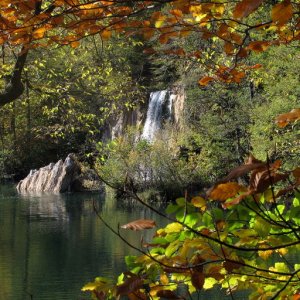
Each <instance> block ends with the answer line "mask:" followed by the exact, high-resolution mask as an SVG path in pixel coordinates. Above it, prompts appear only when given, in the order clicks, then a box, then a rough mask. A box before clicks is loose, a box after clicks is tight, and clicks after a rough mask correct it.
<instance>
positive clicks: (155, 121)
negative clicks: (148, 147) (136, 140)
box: [142, 90, 173, 142]
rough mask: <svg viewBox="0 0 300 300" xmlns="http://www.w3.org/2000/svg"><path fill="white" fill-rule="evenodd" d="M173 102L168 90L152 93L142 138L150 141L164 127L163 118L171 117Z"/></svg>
mask: <svg viewBox="0 0 300 300" xmlns="http://www.w3.org/2000/svg"><path fill="white" fill-rule="evenodd" d="M172 102H173V99H172V98H171V97H170V96H169V92H168V91H167V90H163V91H156V92H152V93H151V94H150V101H149V106H148V110H147V117H146V122H145V125H144V128H143V133H142V138H144V139H145V140H148V141H149V142H151V141H153V140H154V137H155V134H156V133H157V131H158V130H159V129H161V128H162V121H163V119H171V116H172ZM166 110H167V111H166Z"/></svg>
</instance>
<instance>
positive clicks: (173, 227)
mask: <svg viewBox="0 0 300 300" xmlns="http://www.w3.org/2000/svg"><path fill="white" fill-rule="evenodd" d="M182 228H183V226H182V225H181V224H179V223H170V224H168V225H167V226H166V228H165V232H166V233H173V232H180V231H181V230H182Z"/></svg>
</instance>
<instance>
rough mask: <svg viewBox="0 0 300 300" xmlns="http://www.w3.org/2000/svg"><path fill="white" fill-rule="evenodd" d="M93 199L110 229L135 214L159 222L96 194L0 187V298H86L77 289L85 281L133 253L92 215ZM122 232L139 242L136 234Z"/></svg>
mask: <svg viewBox="0 0 300 300" xmlns="http://www.w3.org/2000/svg"><path fill="white" fill-rule="evenodd" d="M93 200H95V201H97V203H98V205H99V207H100V210H101V212H102V214H103V216H104V218H105V219H106V220H108V221H109V223H110V224H111V225H112V226H113V227H115V228H116V227H117V225H118V223H120V224H125V223H127V222H129V221H132V220H134V219H139V218H154V219H156V220H157V223H160V221H159V220H158V219H157V217H156V216H153V215H151V213H149V212H147V211H145V210H144V209H142V208H141V209H139V208H134V209H132V208H130V207H124V206H123V207H122V206H121V205H118V204H117V203H116V201H114V200H113V199H105V198H104V196H103V195H102V196H101V195H99V194H71V195H43V196H21V195H18V194H17V193H16V192H15V189H14V187H13V186H0V300H26V299H31V295H32V299H34V300H36V299H37V300H46V299H49V300H50V299H51V300H56V299H57V300H63V299H68V300H73V299H89V295H88V294H86V293H81V292H80V289H81V287H82V286H83V285H84V284H85V283H87V282H89V281H92V280H93V279H94V278H95V277H96V276H100V275H101V276H108V277H114V276H115V275H116V274H118V273H119V272H120V271H121V270H124V262H123V261H124V256H125V255H128V254H130V253H132V254H133V253H134V252H133V250H131V249H130V248H129V247H128V246H126V245H125V244H124V243H123V242H122V241H120V239H118V238H117V237H115V236H114V235H113V233H112V232H110V231H109V229H107V228H106V227H105V226H104V225H103V224H102V223H101V221H100V220H99V219H98V218H97V217H96V216H95V213H94V212H93V208H92V203H93ZM123 233H124V235H126V237H127V239H128V240H129V241H130V242H132V243H135V244H136V245H137V244H138V243H139V241H140V238H141V233H138V232H129V231H123ZM152 234H153V231H152V232H151V231H149V232H146V235H148V236H149V238H150V236H152ZM144 235H145V233H144Z"/></svg>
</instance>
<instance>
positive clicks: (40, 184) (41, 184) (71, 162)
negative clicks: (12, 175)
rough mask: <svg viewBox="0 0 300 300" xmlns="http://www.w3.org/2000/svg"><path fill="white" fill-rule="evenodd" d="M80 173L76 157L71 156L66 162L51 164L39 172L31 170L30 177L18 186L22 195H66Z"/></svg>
mask: <svg viewBox="0 0 300 300" xmlns="http://www.w3.org/2000/svg"><path fill="white" fill-rule="evenodd" d="M79 172H80V167H79V164H78V163H77V161H76V159H75V156H74V155H73V154H69V155H68V156H67V158H66V159H65V161H62V160H59V161H58V162H57V163H56V164H54V163H50V164H49V165H48V166H46V167H43V168H40V169H39V170H31V171H30V173H29V175H28V176H27V177H26V178H25V179H23V180H21V181H20V182H19V183H18V185H17V190H18V192H20V193H41V192H47V193H64V192H66V191H68V189H69V187H70V186H71V184H72V182H73V181H74V179H75V178H76V177H77V176H78V173H79Z"/></svg>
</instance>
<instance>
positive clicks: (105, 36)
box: [100, 29, 111, 40]
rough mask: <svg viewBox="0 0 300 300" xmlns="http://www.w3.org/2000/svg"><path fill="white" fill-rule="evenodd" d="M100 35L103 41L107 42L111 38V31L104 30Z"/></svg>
mask: <svg viewBox="0 0 300 300" xmlns="http://www.w3.org/2000/svg"><path fill="white" fill-rule="evenodd" d="M100 35H101V37H102V38H103V39H104V40H107V39H109V38H110V37H111V31H110V30H108V29H104V30H103V31H101V32H100Z"/></svg>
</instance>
